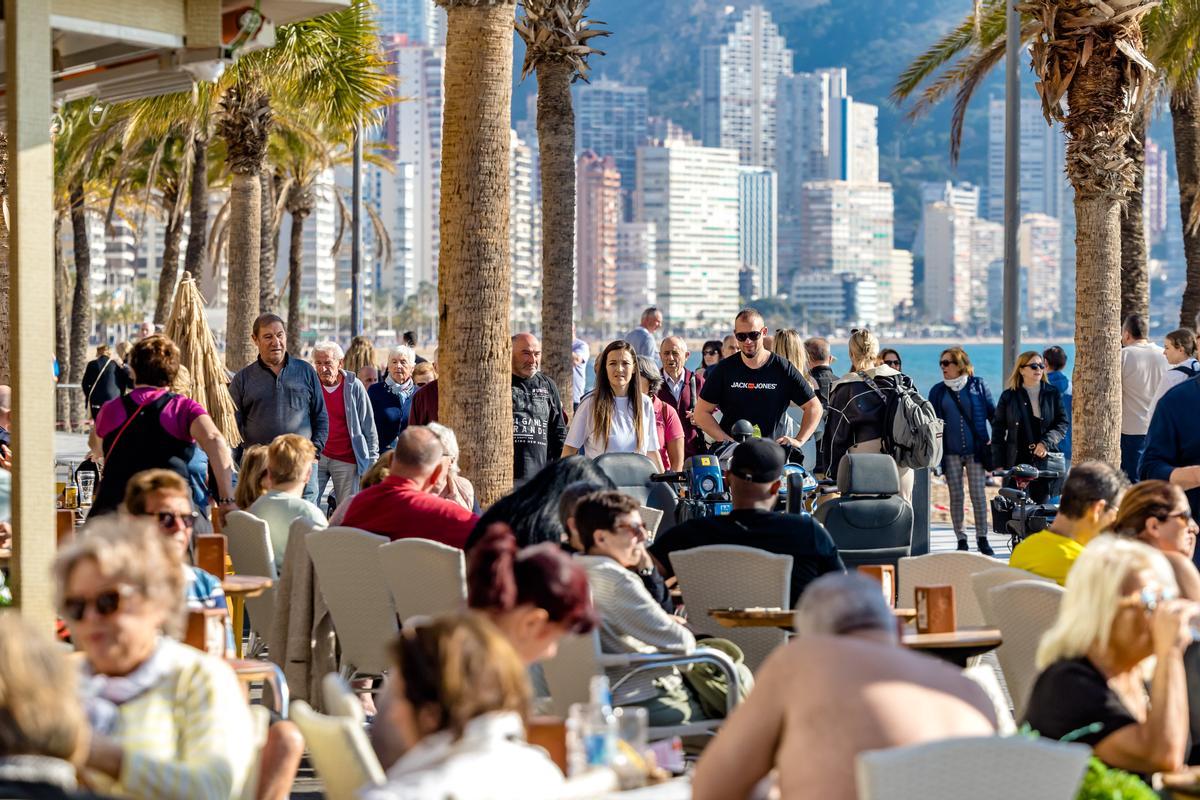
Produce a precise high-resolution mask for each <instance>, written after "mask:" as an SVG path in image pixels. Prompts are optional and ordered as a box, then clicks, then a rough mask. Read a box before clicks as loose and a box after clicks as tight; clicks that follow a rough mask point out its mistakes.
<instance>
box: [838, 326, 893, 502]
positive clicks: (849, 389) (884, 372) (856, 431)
mask: <svg viewBox="0 0 1200 800" xmlns="http://www.w3.org/2000/svg"><path fill="white" fill-rule="evenodd" d="M878 360H879V340H878V339H876V338H875V334H873V333H871V332H870V331H869V330H867V329H866V328H855V329H854V330H852V331H851V332H850V371H849V372H847V373H846V374H845V375H843V376H842V377H841V379H840V380H839V381H838V382H837V383H835V384H834V385H833V388H832V389H830V390H829V409H828V412H829V417H828V419H827V420H826V422H825V439H824V440H823V442H822V446H823V449H824V452H825V453H827V454H828V456H829V474H830V475H831V476H835V475H837V471H838V465H839V464H841V462H842V456H844V455H846V454H847V453H882V452H884V447H883V435H884V422H885V418H886V415H887V400H886V399H885V398H887V399H890V398H889V397H888V396H889V395H894V394H895V393H896V391H897V390H898V389H899V388H900V387H902V386H903V387H910V386H911V385H912V381H910V380H909V379H908V378H907V377H906V376H904V375H903V374H901V373H900V372H897V371H896V370H894V369H892V368H891V367H889V366H888V365H887V364H880V365H879V366H876V365H875V364H876V362H877V361H878ZM868 380H869V381H870V382H871V383H873V384H874V385H875V388H872V386H871V385H870V384H868V382H867V381H868ZM876 389H878V391H876ZM880 392H882V393H883V395H884V396H883V397H880ZM912 487H913V473H912V470H911V469H908V468H907V467H903V468H900V494H901V496H902V497H904V499H905V500H908V501H909V502H912Z"/></svg>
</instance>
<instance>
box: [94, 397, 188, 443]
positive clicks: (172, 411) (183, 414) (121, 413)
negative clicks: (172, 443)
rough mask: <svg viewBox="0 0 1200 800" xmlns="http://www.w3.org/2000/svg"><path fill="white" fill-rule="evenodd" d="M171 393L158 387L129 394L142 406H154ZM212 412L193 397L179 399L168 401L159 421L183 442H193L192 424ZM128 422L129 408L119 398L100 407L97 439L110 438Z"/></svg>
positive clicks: (97, 417)
mask: <svg viewBox="0 0 1200 800" xmlns="http://www.w3.org/2000/svg"><path fill="white" fill-rule="evenodd" d="M165 391H167V390H166V389H164V388H161V387H155V386H139V387H138V388H136V389H134V390H133V391H132V392H130V393H129V397H130V398H131V399H132V400H133V402H135V403H137V404H138V405H139V406H140V405H142V404H143V403H151V402H154V401H155V400H157V399H158V398H159V396H161V395H162V393H163V392H165ZM207 413H208V412H207V411H205V410H204V406H202V405H200V404H199V403H197V402H196V401H195V400H193V399H192V398H190V397H184V396H183V395H176V396H175V397H173V398H171V399H170V400H168V401H167V405H166V407H165V408H164V409H163V411H162V415H161V416H160V417H159V422H160V423H161V424H162V427H163V430H165V431H166V432H167V433H169V434H171V435H172V436H174V437H175V438H176V439H179V440H180V441H182V442H190V441H192V434H191V427H192V423H193V422H195V421H196V419H197V418H198V417H203V416H204V415H206V414H207ZM127 419H128V417H127V416H125V406H124V404H122V402H121V398H120V397H118V398H116V399H115V400H109V401H108V402H107V403H105V404H104V405H103V406H101V407H100V413H99V414H97V415H96V435H97V436H99V437H100V438H101V439H103V438H104V437H105V436H108V434H110V433H112V432H113V431H115V430H118V429H119V428H120V427H121V426H122V425H124V424H125V421H126V420H127Z"/></svg>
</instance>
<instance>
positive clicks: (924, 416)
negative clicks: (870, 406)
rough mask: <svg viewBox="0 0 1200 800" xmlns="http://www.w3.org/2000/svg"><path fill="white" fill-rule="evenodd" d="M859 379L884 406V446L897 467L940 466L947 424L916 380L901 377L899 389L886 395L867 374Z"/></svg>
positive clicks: (897, 379) (861, 373)
mask: <svg viewBox="0 0 1200 800" xmlns="http://www.w3.org/2000/svg"><path fill="white" fill-rule="evenodd" d="M858 376H859V377H860V378H862V379H863V381H865V382H866V384H867V386H869V387H871V389H872V390H873V391H874V392H875V393H876V394H877V395H879V398H880V399H881V400H882V401H883V403H884V408H885V409H886V410H885V412H884V423H883V431H884V433H883V447H884V451H885V452H887V453H888V455H890V456H891V457H892V458H894V459H895V460H896V466H898V467H908V468H910V469H924V468H925V467H934V466H938V465H940V464H941V463H942V428H943V425H944V423H943V422H942V420H941V418H940V417H938V415H937V414H935V413H934V411H933V404H932V403H930V402H929V401H928V400H926V399H925V398H924V397H922V396H921V393H920V392H918V391H917V390H916V388H914V387H913V384H912V381H911V380H909V379H908V377H907V376H905V375H897V376H896V380H895V384H896V388H895V390H894V391H891V392H888V393H885V392H884V390H883V389H881V388H880V387H879V384H877V383H876V382H875V381H874V379H872V378H869V377H867V374H866V373H865V372H859V373H858Z"/></svg>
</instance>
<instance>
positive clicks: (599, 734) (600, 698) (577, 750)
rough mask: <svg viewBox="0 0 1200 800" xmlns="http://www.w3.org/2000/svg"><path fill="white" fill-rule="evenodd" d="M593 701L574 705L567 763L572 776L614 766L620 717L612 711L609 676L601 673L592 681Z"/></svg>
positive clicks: (590, 693)
mask: <svg viewBox="0 0 1200 800" xmlns="http://www.w3.org/2000/svg"><path fill="white" fill-rule="evenodd" d="M589 696H590V699H589V702H588V703H587V704H586V705H584V704H581V703H576V704H575V705H573V706H571V712H570V719H569V720H568V722H567V731H568V744H569V747H568V752H567V766H568V770H567V771H568V772H569V773H570V775H572V776H574V775H578V774H580V773H582V772H586V771H587V770H589V769H594V768H596V767H609V766H612V764H613V760H614V759H615V757H616V753H617V718H616V716H615V715H614V714H613V710H612V692H611V691H610V689H609V686H608V678H607V677H605V676H603V675H597V676H595V677H593V678H592V680H591V682H590V684H589Z"/></svg>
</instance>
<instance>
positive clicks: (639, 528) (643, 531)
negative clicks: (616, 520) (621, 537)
mask: <svg viewBox="0 0 1200 800" xmlns="http://www.w3.org/2000/svg"><path fill="white" fill-rule="evenodd" d="M613 530H614V531H620V532H622V533H628V534H629V535H630V536H649V535H650V530H649V529H648V528H647V527H646V526H645V525H643V524H642V523H640V522H639V523H637V524H636V525H614V526H613Z"/></svg>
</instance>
